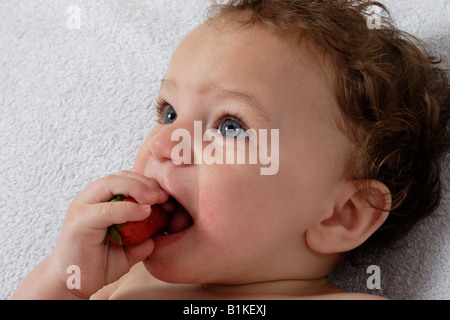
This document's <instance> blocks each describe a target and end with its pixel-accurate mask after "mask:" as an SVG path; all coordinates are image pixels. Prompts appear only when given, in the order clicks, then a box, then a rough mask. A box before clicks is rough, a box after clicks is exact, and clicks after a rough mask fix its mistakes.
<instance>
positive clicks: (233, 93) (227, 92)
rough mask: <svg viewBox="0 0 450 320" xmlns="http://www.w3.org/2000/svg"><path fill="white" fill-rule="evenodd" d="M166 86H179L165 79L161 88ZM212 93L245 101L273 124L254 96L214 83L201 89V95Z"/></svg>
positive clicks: (171, 80)
mask: <svg viewBox="0 0 450 320" xmlns="http://www.w3.org/2000/svg"><path fill="white" fill-rule="evenodd" d="M164 86H167V87H174V88H177V87H178V84H177V82H176V81H175V80H173V79H166V78H163V79H162V80H161V88H162V87H164ZM211 91H216V92H217V95H218V96H220V97H230V98H233V99H237V100H241V101H243V102H244V104H245V105H246V106H248V107H249V108H251V109H253V110H255V111H256V112H257V113H258V115H260V116H261V117H262V118H264V119H265V120H267V121H268V122H269V123H272V122H271V119H270V118H269V117H268V115H267V112H266V111H265V110H264V108H263V106H262V104H261V102H260V101H259V100H258V99H257V98H256V97H255V96H254V95H252V94H249V93H246V92H243V91H237V90H231V89H225V88H223V87H221V86H218V85H216V84H212V83H208V84H205V85H202V86H201V87H200V88H199V92H200V94H202V93H207V92H211Z"/></svg>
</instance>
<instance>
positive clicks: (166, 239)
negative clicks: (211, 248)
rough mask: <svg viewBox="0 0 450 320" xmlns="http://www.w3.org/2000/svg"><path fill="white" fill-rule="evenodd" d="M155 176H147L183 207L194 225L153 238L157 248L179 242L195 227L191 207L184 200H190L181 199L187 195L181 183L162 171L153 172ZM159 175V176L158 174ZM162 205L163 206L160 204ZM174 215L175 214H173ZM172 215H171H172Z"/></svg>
mask: <svg viewBox="0 0 450 320" xmlns="http://www.w3.org/2000/svg"><path fill="white" fill-rule="evenodd" d="M151 172H152V173H153V174H146V175H145V176H146V177H148V178H150V179H153V180H154V181H156V182H157V183H158V184H159V186H160V188H161V189H162V190H163V191H164V192H165V193H167V194H168V195H169V201H170V197H171V198H173V199H174V200H175V201H176V202H177V203H178V204H177V205H181V206H182V207H183V208H184V209H185V210H186V211H187V212H188V213H189V215H190V217H191V219H192V222H193V223H192V225H190V226H189V227H187V228H186V229H184V230H182V231H180V232H176V233H169V234H163V233H159V234H157V235H155V236H154V237H153V239H154V241H155V246H158V247H159V246H165V245H168V244H170V243H173V242H176V241H178V240H179V239H180V238H182V237H183V236H184V235H185V234H186V233H187V232H188V231H189V230H191V229H192V226H193V225H194V223H195V222H194V215H193V214H192V211H191V209H192V208H191V207H190V205H189V204H186V202H185V201H184V198H188V196H183V199H181V197H180V194H185V193H184V192H183V188H182V187H183V185H182V183H181V182H179V181H178V180H176V179H169V178H168V176H169V175H165V174H164V173H163V172H162V170H155V169H153V170H151ZM156 173H158V174H156ZM160 205H161V204H160ZM172 213H173V212H172ZM172 213H171V214H172Z"/></svg>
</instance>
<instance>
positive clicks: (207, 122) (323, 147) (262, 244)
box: [12, 0, 450, 299]
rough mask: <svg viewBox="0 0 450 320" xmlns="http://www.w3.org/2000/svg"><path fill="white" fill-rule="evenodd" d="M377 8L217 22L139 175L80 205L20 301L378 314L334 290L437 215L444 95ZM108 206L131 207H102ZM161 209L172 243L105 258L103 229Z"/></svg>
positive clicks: (296, 7) (262, 5) (226, 10)
mask: <svg viewBox="0 0 450 320" xmlns="http://www.w3.org/2000/svg"><path fill="white" fill-rule="evenodd" d="M372 5H374V4H373V3H370V2H367V1H348V0H345V1H344V0H328V1H327V0H324V1H312V0H296V1H294V0H286V1H275V0H231V1H229V3H227V4H222V5H215V6H213V7H211V11H210V17H209V19H208V21H207V22H205V23H204V24H203V25H201V26H199V27H198V28H197V29H195V30H193V31H192V32H191V33H189V34H188V35H187V36H186V38H185V39H183V41H182V42H181V43H180V45H179V47H178V48H177V50H176V51H175V53H174V55H173V58H172V60H171V62H170V65H169V67H168V70H167V73H166V74H165V76H164V79H163V80H162V82H161V90H160V93H159V97H158V103H157V112H158V116H159V118H158V119H159V121H158V123H157V124H156V125H155V126H154V127H153V129H152V130H151V132H150V134H149V135H148V137H147V138H146V139H145V141H144V143H143V144H142V147H141V148H140V149H139V151H138V153H137V156H136V161H135V165H134V170H133V171H132V172H131V171H123V172H119V173H116V174H112V175H110V176H107V177H105V178H102V179H99V180H98V181H95V182H93V183H92V184H90V185H89V186H88V187H87V188H86V189H85V190H84V191H83V192H81V194H80V195H79V196H78V197H77V198H75V200H74V201H73V202H72V204H71V206H70V207H69V209H68V212H67V215H66V219H65V221H64V224H63V226H62V230H61V235H60V238H59V240H58V243H57V245H56V247H55V248H54V250H53V252H52V253H51V254H50V256H49V257H48V258H47V259H46V260H44V261H43V262H42V263H41V264H39V265H38V266H37V267H36V268H35V269H34V270H33V271H32V272H31V273H30V274H29V275H28V276H27V278H25V280H24V281H23V282H22V283H21V285H20V286H19V288H18V289H17V291H16V292H15V294H14V295H13V297H12V298H17V299H21V298H25V299H35V298H43V299H55V298H56V299H63V298H69V299H75V298H80V299H88V298H92V299H108V298H109V299H238V298H244V299H277V298H278V299H287V298H288V299H372V298H377V297H376V296H371V295H366V294H360V293H349V292H346V291H344V290H343V289H341V288H339V287H337V286H336V285H334V284H333V283H332V282H331V281H329V280H328V278H327V277H328V275H329V274H330V273H331V272H332V271H333V269H334V268H335V267H336V265H337V264H338V263H339V262H340V261H342V259H343V258H351V259H352V260H355V259H356V260H358V259H360V258H361V257H362V255H361V252H362V251H364V253H365V254H366V255H367V254H369V253H373V252H375V251H376V250H378V249H380V248H382V247H385V246H387V245H389V244H390V243H391V242H392V241H394V240H395V239H397V238H398V237H400V236H402V235H404V234H405V233H406V232H407V231H408V230H409V229H410V228H411V226H412V225H413V224H414V223H415V222H416V221H417V220H419V219H420V218H422V217H424V216H426V215H428V214H430V213H431V212H432V211H433V210H434V209H435V207H436V205H437V204H438V202H439V199H440V184H439V166H438V161H439V156H440V154H441V153H442V152H443V151H445V150H446V148H447V145H448V144H447V143H448V130H447V129H446V123H447V121H448V119H449V114H450V111H449V101H450V90H449V84H448V82H447V79H446V77H445V73H444V72H443V71H442V70H441V69H439V68H438V67H436V66H435V61H434V60H433V59H432V58H431V57H429V56H428V55H427V53H426V51H424V49H423V48H422V47H421V44H420V42H419V41H418V40H416V39H414V38H413V37H412V36H409V35H407V34H405V33H403V32H401V31H399V30H397V29H395V28H394V27H393V26H392V24H391V23H390V20H389V19H388V16H386V15H377V16H376V17H374V16H373V15H371V12H372V11H371V9H373V7H372ZM380 8H381V9H383V10H385V8H384V7H382V6H381V7H380ZM383 12H386V11H383ZM374 19H377V20H374ZM206 133H208V134H206ZM198 138H200V139H198ZM243 150H244V151H246V153H242V152H241V153H239V151H243ZM255 153H256V154H255ZM269 154H270V168H268V161H264V160H267V156H268V155H269ZM235 156H238V157H237V159H236V157H235ZM226 160H231V161H226ZM233 160H234V161H233ZM262 169H271V170H266V171H262ZM118 194H122V195H125V196H129V197H132V198H134V199H135V200H136V201H137V203H133V202H125V201H124V202H109V200H110V199H111V198H112V197H113V196H115V195H118ZM156 204H159V205H160V206H161V207H162V208H163V209H164V210H165V211H167V212H170V214H171V221H170V223H169V226H168V227H167V229H166V230H165V232H162V233H160V234H158V235H156V236H154V237H153V238H150V239H148V240H145V241H144V242H141V243H139V244H137V245H130V246H116V245H113V244H112V243H107V244H106V245H105V244H104V241H103V240H104V238H105V233H106V231H107V228H108V226H110V225H112V224H118V223H124V222H126V221H139V220H142V219H144V218H146V217H148V216H149V215H151V214H152V213H151V206H154V205H156ZM358 261H359V260H358ZM70 266H76V267H77V269H76V270H77V271H78V273H79V275H80V279H79V283H78V285H77V286H70V285H69V284H70V283H69V281H68V277H69V274H68V273H67V270H68V267H70Z"/></svg>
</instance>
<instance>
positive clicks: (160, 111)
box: [156, 97, 249, 131]
mask: <svg viewBox="0 0 450 320" xmlns="http://www.w3.org/2000/svg"><path fill="white" fill-rule="evenodd" d="M168 105H170V104H169V103H168V102H167V101H166V100H164V99H163V98H161V97H159V98H158V99H157V100H156V114H157V116H158V122H159V123H163V122H162V119H163V118H164V111H165V108H166V107H167V106H168ZM228 118H231V119H234V120H235V121H237V122H239V123H240V124H241V126H242V128H243V129H244V131H247V130H248V129H249V128H248V126H247V125H246V122H245V121H244V120H243V119H244V117H242V116H241V115H240V114H239V113H237V112H231V111H229V110H226V112H225V113H224V115H223V116H221V117H220V118H219V119H218V120H217V121H216V123H215V125H214V127H215V128H217V127H219V126H220V124H221V123H222V122H223V121H225V119H228ZM163 124H164V123H163Z"/></svg>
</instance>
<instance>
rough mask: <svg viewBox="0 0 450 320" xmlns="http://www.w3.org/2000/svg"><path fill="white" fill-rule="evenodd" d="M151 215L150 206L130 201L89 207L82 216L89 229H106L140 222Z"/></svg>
mask: <svg viewBox="0 0 450 320" xmlns="http://www.w3.org/2000/svg"><path fill="white" fill-rule="evenodd" d="M150 214H151V207H150V205H142V204H138V203H134V202H130V201H119V202H104V203H98V204H93V205H90V206H89V212H86V213H85V214H84V218H85V223H86V224H87V225H88V226H90V227H91V228H95V229H101V228H107V227H109V226H110V225H113V224H121V223H125V222H127V221H141V220H144V219H145V218H147V217H148V216H149V215H150Z"/></svg>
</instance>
